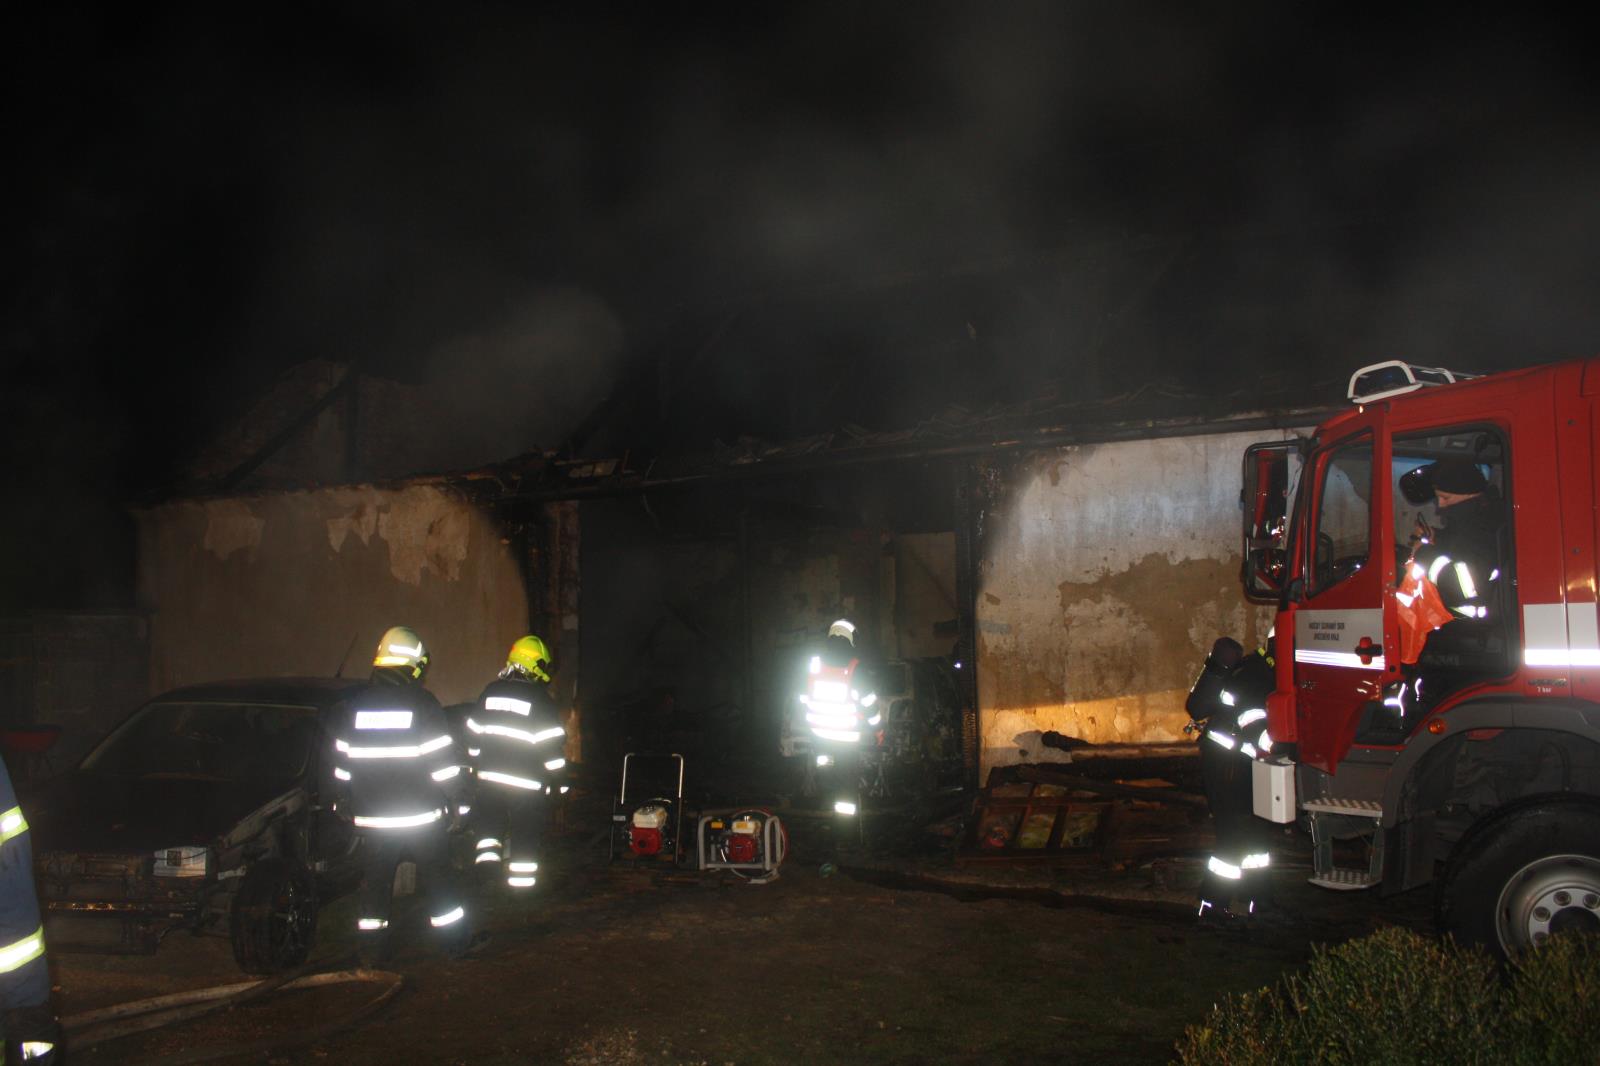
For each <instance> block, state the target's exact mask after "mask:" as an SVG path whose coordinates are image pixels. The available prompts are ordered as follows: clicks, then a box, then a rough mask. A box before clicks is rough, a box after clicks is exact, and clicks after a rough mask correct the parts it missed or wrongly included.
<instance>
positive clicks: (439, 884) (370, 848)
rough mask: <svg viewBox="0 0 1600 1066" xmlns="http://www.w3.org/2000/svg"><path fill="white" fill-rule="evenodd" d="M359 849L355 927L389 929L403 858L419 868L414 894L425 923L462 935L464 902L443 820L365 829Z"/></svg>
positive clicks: (364, 930)
mask: <svg viewBox="0 0 1600 1066" xmlns="http://www.w3.org/2000/svg"><path fill="white" fill-rule="evenodd" d="M361 850H362V853H363V855H364V856H365V857H364V859H363V862H362V876H361V912H360V915H359V916H358V920H357V926H356V928H357V930H358V931H359V932H362V933H382V932H385V931H387V930H388V928H389V918H390V911H391V909H392V907H393V902H394V879H395V870H396V869H397V868H398V867H399V865H400V864H401V863H402V862H412V863H415V864H416V868H417V895H418V896H419V898H420V899H421V900H422V903H423V905H424V908H425V909H426V912H427V915H428V921H429V924H430V925H431V926H432V927H433V928H434V929H436V930H438V931H439V932H440V934H441V935H442V936H445V937H447V938H451V939H454V938H456V937H458V936H464V935H465V931H466V925H467V923H466V920H465V919H466V903H465V900H464V897H463V895H462V892H461V884H460V878H459V877H458V876H457V874H456V870H455V867H454V866H453V865H452V864H451V862H450V834H449V831H448V829H447V828H446V826H445V824H444V823H443V822H439V823H436V824H435V825H430V826H425V827H423V828H420V829H388V830H384V829H369V830H366V831H365V832H364V833H363V834H362V838H361Z"/></svg>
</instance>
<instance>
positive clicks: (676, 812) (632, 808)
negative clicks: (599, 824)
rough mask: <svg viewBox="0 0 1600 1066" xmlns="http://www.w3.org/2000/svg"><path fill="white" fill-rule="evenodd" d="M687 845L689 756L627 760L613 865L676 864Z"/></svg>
mask: <svg viewBox="0 0 1600 1066" xmlns="http://www.w3.org/2000/svg"><path fill="white" fill-rule="evenodd" d="M641 785H643V786H644V787H642V788H641V787H640V786H641ZM683 843H684V841H683V756H681V755H677V754H657V753H653V752H629V753H628V754H627V755H624V756H623V758H622V783H621V785H620V786H619V787H618V789H617V798H616V801H615V802H614V803H613V804H612V807H611V859H612V861H613V862H615V861H617V860H619V859H620V860H626V861H629V862H637V863H639V864H641V865H644V864H650V865H655V864H656V863H667V864H669V865H676V864H677V862H678V858H679V853H680V851H681V850H682V847H683Z"/></svg>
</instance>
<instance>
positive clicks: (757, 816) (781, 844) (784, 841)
mask: <svg viewBox="0 0 1600 1066" xmlns="http://www.w3.org/2000/svg"><path fill="white" fill-rule="evenodd" d="M697 836H698V858H699V868H700V869H702V870H731V871H733V872H734V873H735V874H737V875H738V876H740V877H743V878H745V879H746V880H748V881H751V882H753V883H756V884H764V883H765V882H767V881H773V880H776V879H777V876H778V867H779V866H780V865H781V864H782V863H783V860H784V856H785V855H786V854H787V853H788V850H789V834H788V831H787V830H785V829H784V827H783V823H782V822H781V821H779V820H778V816H777V815H775V814H773V813H772V812H771V811H769V810H766V809H764V808H759V807H751V808H746V809H744V810H738V811H730V812H716V813H711V814H704V815H701V817H700V826H699V832H698V834H697Z"/></svg>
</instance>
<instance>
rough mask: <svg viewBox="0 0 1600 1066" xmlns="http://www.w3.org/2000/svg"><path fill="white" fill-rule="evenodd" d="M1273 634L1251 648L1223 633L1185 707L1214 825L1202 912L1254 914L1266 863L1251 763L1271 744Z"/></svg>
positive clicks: (1267, 855)
mask: <svg viewBox="0 0 1600 1066" xmlns="http://www.w3.org/2000/svg"><path fill="white" fill-rule="evenodd" d="M1274 681H1275V678H1274V664H1273V658H1272V650H1271V638H1270V637H1269V638H1268V643H1267V646H1266V647H1264V648H1258V649H1257V650H1255V651H1253V652H1251V653H1250V654H1249V655H1244V654H1243V649H1242V648H1241V647H1240V646H1239V644H1238V642H1236V641H1234V640H1232V639H1230V638H1228V637H1222V638H1219V639H1218V640H1217V642H1216V643H1215V644H1214V645H1213V646H1212V650H1211V655H1210V656H1208V657H1207V659H1206V662H1205V666H1204V667H1203V668H1202V669H1201V671H1200V676H1199V677H1198V678H1197V679H1196V680H1195V683H1194V687H1193V688H1192V689H1191V690H1190V692H1189V699H1188V703H1187V704H1186V707H1187V709H1188V711H1189V717H1190V718H1191V719H1193V721H1194V724H1195V728H1196V729H1197V730H1198V731H1199V733H1200V741H1199V743H1200V774H1201V779H1202V781H1203V782H1204V785H1205V791H1206V801H1207V803H1208V804H1209V805H1210V807H1211V820H1212V824H1213V826H1214V828H1215V831H1216V838H1217V839H1216V845H1215V846H1214V848H1213V849H1212V852H1211V855H1210V856H1209V857H1208V858H1207V861H1206V874H1205V878H1204V880H1203V881H1202V883H1201V887H1200V909H1199V914H1200V916H1201V917H1202V918H1218V917H1227V916H1231V915H1235V914H1252V913H1254V912H1255V910H1256V906H1257V904H1258V903H1259V902H1260V900H1261V898H1262V896H1263V895H1264V892H1263V889H1264V888H1265V878H1264V877H1262V876H1260V874H1259V872H1260V871H1262V870H1265V869H1266V868H1267V866H1268V865H1269V864H1270V862H1271V853H1270V852H1269V851H1268V850H1267V848H1266V847H1265V846H1264V845H1263V843H1262V833H1261V830H1262V827H1263V823H1261V822H1260V821H1259V820H1258V819H1257V818H1256V817H1255V812H1254V808H1253V806H1252V799H1251V766H1252V764H1253V763H1254V761H1255V759H1256V758H1257V756H1258V755H1259V754H1262V753H1264V752H1265V751H1268V750H1270V749H1271V744H1272V741H1271V738H1270V737H1269V736H1268V735H1267V721H1266V719H1267V710H1266V707H1267V696H1268V694H1270V693H1271V692H1272V689H1273V686H1274Z"/></svg>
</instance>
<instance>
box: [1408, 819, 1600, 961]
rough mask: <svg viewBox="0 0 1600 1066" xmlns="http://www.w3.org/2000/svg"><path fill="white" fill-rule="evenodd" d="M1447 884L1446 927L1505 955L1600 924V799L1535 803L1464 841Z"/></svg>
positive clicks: (1442, 918)
mask: <svg viewBox="0 0 1600 1066" xmlns="http://www.w3.org/2000/svg"><path fill="white" fill-rule="evenodd" d="M1463 843H1464V849H1463V850H1462V852H1461V853H1460V854H1459V855H1458V856H1457V857H1456V858H1454V859H1452V861H1451V863H1450V867H1449V870H1448V871H1447V873H1446V877H1445V880H1444V881H1443V883H1442V884H1441V886H1440V892H1439V906H1438V918H1439V924H1440V927H1441V928H1442V929H1443V930H1444V931H1446V932H1448V933H1452V934H1454V935H1455V937H1456V939H1457V940H1459V941H1462V942H1463V943H1471V944H1481V945H1483V946H1484V947H1487V948H1489V949H1491V950H1493V951H1495V952H1498V953H1499V954H1500V955H1502V956H1508V957H1509V956H1515V955H1517V954H1519V953H1521V952H1523V951H1525V950H1527V949H1528V948H1534V947H1538V946H1539V945H1540V944H1542V943H1544V942H1545V941H1546V940H1547V939H1548V938H1549V937H1550V936H1552V935H1553V934H1556V933H1560V932H1565V931H1567V930H1586V931H1589V932H1600V806H1595V805H1590V804H1577V803H1560V802H1557V803H1535V804H1531V805H1529V806H1526V807H1521V808H1518V809H1517V810H1514V811H1512V812H1510V813H1507V814H1504V815H1502V816H1500V818H1498V819H1497V820H1496V821H1494V822H1493V823H1491V824H1489V825H1487V826H1485V827H1484V828H1483V829H1482V830H1480V831H1479V832H1477V833H1474V834H1473V835H1472V836H1471V837H1470V838H1469V839H1467V840H1466V841H1464V842H1463Z"/></svg>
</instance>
